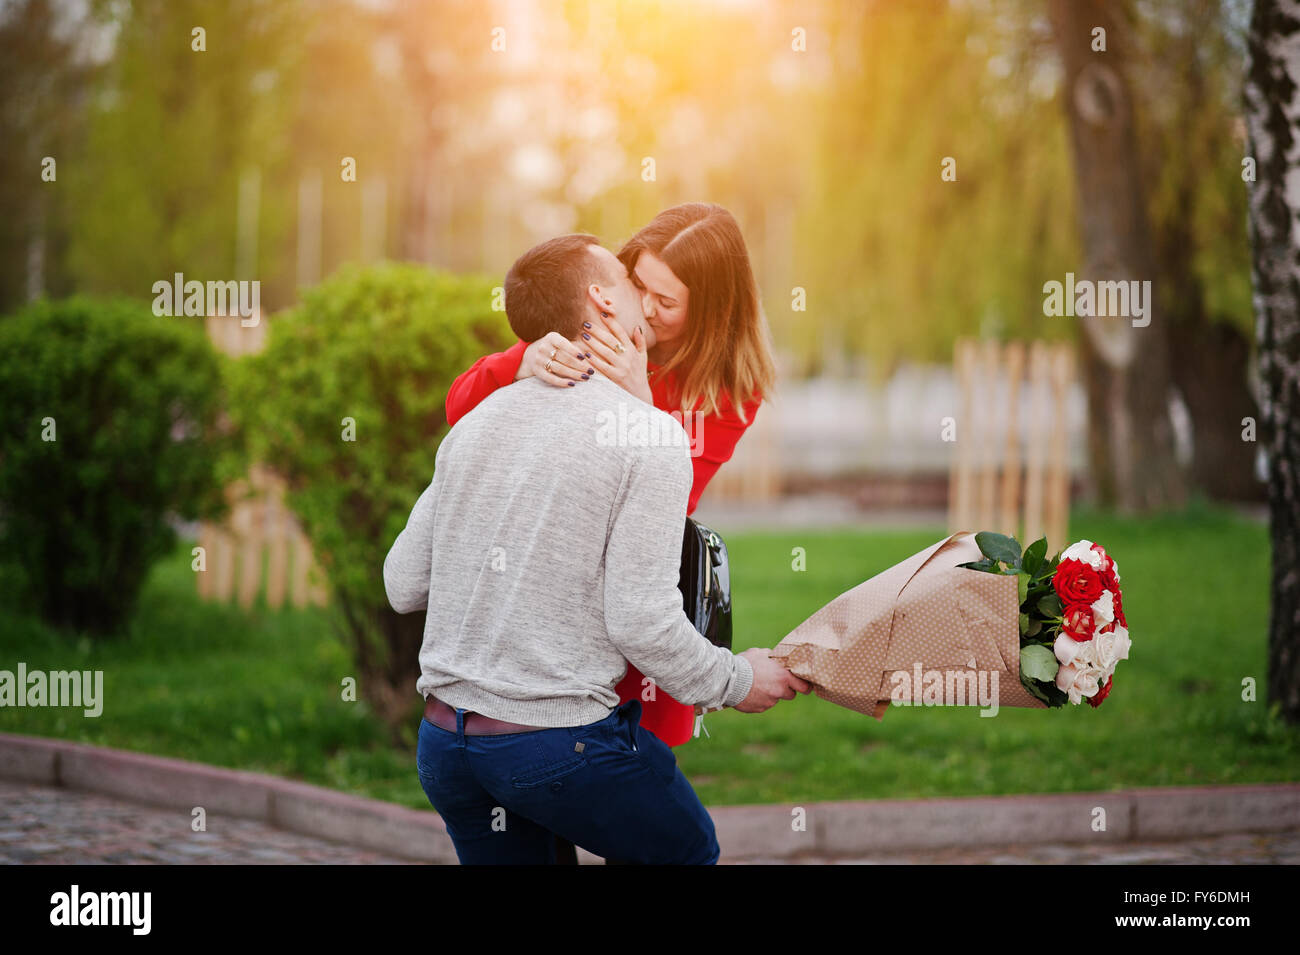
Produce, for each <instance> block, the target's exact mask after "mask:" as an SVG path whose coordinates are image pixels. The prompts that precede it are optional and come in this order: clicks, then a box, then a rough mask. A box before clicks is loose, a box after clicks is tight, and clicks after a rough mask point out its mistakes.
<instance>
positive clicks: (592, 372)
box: [587, 368, 596, 375]
mask: <svg viewBox="0 0 1300 955" xmlns="http://www.w3.org/2000/svg"><path fill="white" fill-rule="evenodd" d="M595 373H596V369H595V368H588V369H587V374H589V375H594V374H595Z"/></svg>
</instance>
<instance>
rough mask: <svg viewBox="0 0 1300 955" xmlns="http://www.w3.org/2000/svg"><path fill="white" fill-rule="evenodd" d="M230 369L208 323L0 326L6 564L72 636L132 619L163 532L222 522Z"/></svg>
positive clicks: (168, 538)
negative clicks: (172, 519)
mask: <svg viewBox="0 0 1300 955" xmlns="http://www.w3.org/2000/svg"><path fill="white" fill-rule="evenodd" d="M221 402H222V396H221V372H220V363H219V359H218V356H217V355H216V353H215V352H214V351H213V349H212V347H211V346H210V344H209V343H208V339H207V336H206V335H205V334H204V333H203V326H202V324H201V323H198V322H196V321H194V320H193V319H176V318H160V317H158V316H155V315H154V314H153V313H152V311H151V310H150V309H149V307H148V306H147V305H142V304H139V303H134V302H126V301H96V300H92V299H86V298H74V299H67V300H64V301H57V302H50V301H41V302H36V303H34V304H32V305H30V306H28V307H26V308H25V309H23V310H22V311H20V312H18V313H17V314H15V315H12V316H9V317H6V318H3V319H0V556H2V558H3V559H5V560H6V561H9V562H10V563H11V564H13V565H16V567H11V568H10V573H9V574H8V576H10V577H12V578H14V580H15V581H16V586H17V588H18V590H19V592H20V596H19V599H20V600H22V601H23V602H26V603H29V604H31V605H32V607H33V609H35V610H36V611H37V612H38V613H39V614H40V615H41V616H42V617H43V618H44V619H45V620H46V621H48V622H49V623H51V624H53V625H54V626H57V627H61V628H64V629H71V630H79V631H88V632H92V633H107V632H111V631H114V630H116V629H118V628H120V627H121V625H122V624H123V623H124V622H125V621H126V619H127V618H128V617H129V616H130V614H131V611H132V609H133V607H134V605H135V601H136V597H137V596H138V594H139V592H140V587H141V585H142V583H143V582H144V578H145V574H146V573H147V572H148V570H149V567H150V566H151V565H152V564H153V562H154V561H155V560H157V559H158V558H159V557H161V556H163V555H165V554H167V553H169V552H170V551H171V550H172V548H173V547H174V546H175V534H174V532H173V530H172V528H171V526H170V524H169V523H168V518H169V516H171V515H173V514H175V515H177V516H180V517H184V518H190V519H193V518H198V517H208V516H213V515H216V514H218V513H220V511H221V508H222V505H223V501H222V498H221V495H220V490H221V481H220V475H219V461H220V460H222V455H223V451H224V450H225V449H227V448H228V447H229V438H228V437H226V436H224V435H223V434H221V433H220V431H219V429H218V417H219V414H220V409H221Z"/></svg>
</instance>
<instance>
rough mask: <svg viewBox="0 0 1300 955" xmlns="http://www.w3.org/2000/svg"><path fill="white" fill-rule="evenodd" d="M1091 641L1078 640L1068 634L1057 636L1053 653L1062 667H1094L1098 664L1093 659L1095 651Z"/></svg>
mask: <svg viewBox="0 0 1300 955" xmlns="http://www.w3.org/2000/svg"><path fill="white" fill-rule="evenodd" d="M1092 643H1093V641H1091V640H1082V641H1080V640H1076V639H1074V637H1071V636H1069V635H1068V634H1064V633H1060V634H1057V636H1056V642H1055V643H1054V644H1052V652H1053V653H1055V654H1056V659H1057V661H1058V662H1059V663H1060V664H1061V665H1062V666H1085V665H1087V666H1092V665H1095V664H1096V662H1097V661H1096V660H1095V659H1094V658H1093V654H1094V652H1095V651H1094V650H1093V646H1092Z"/></svg>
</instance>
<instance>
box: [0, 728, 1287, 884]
mask: <svg viewBox="0 0 1300 955" xmlns="http://www.w3.org/2000/svg"><path fill="white" fill-rule="evenodd" d="M0 779H11V780H16V781H22V782H30V783H36V784H39V785H45V786H66V787H68V788H70V789H78V790H84V791H88V792H95V793H101V794H104V795H109V796H116V797H119V798H121V799H125V800H128V801H131V802H142V803H147V804H150V805H156V806H162V807H167V808H172V809H177V810H183V811H184V812H185V813H186V815H187V816H188V815H189V813H190V811H191V810H192V809H193V808H194V807H196V806H202V807H203V808H204V810H205V811H206V812H207V814H208V817H209V819H211V817H213V816H220V815H221V814H228V815H232V816H238V817H241V818H244V819H253V820H257V821H259V822H263V823H265V824H267V825H271V826H277V827H279V828H282V829H287V830H290V831H293V832H297V833H301V834H303V835H308V836H314V837H316V838H320V839H327V840H330V841H333V842H341V843H345V844H348V845H355V846H360V847H363V848H366V849H370V850H373V851H376V852H382V853H385V854H387V855H392V856H397V857H401V858H407V859H414V860H418V861H421V862H433V863H455V862H456V851H455V849H454V847H453V846H452V843H451V839H450V837H449V836H448V835H447V832H446V829H445V828H444V826H443V824H442V819H441V818H440V817H439V816H438V815H437V814H436V813H433V812H429V811H426V810H419V809H408V808H406V807H404V806H395V805H393V804H391V803H386V802H382V801H380V800H376V799H365V798H362V797H359V796H351V795H348V794H346V793H340V792H337V791H335V790H332V789H325V788H323V787H320V786H312V785H308V784H306V783H299V782H293V781H291V780H287V779H280V778H279V777H276V776H268V775H265V774H261V773H250V772H244V771H242V770H233V769H223V768H220V767H216V766H208V765H205V764H203V763H194V762H189V761H187V760H181V759H171V758H168V757H162V756H150V755H147V754H144V753H133V752H128V751H125V750H117V749H109V748H107V747H101V746H91V745H87V744H85V743H72V742H66V741H64V740H56V739H49V738H47V737H36V736H20V735H16V734H9V733H0ZM1099 809H1101V810H1104V812H1105V816H1104V818H1105V829H1104V830H1101V831H1093V828H1092V827H1093V821H1094V819H1098V818H1100V817H1101V813H1099V812H1098V810H1099ZM800 810H802V813H800ZM709 814H710V815H711V816H712V817H713V821H714V825H715V826H716V828H717V833H718V842H719V844H720V845H721V846H722V854H723V856H724V858H726V859H727V860H742V859H781V858H789V857H794V856H802V855H813V856H823V857H834V856H853V855H862V854H868V853H873V852H902V851H909V850H915V849H937V848H954V847H974V846H997V845H1007V846H1011V845H1026V844H1034V843H1065V842H1091V841H1093V840H1102V841H1105V842H1111V843H1122V842H1131V841H1137V840H1153V839H1174V838H1178V837H1183V836H1195V837H1202V836H1207V835H1217V834H1221V833H1229V832H1271V831H1277V830H1283V829H1291V828H1296V827H1300V783H1262V784H1250V785H1238V786H1189V787H1170V788H1151V789H1130V790H1124V791H1122V792H1105V793H1047V794H1042V795H1016V796H971V797H960V798H949V799H879V800H863V801H854V802H821V803H808V804H807V805H802V806H801V805H797V804H788V805H786V804H782V805H767V806H723V807H716V808H711V809H710V810H709ZM796 820H798V821H800V822H801V823H802V826H801V827H800V828H796V825H795V823H796ZM578 855H579V860H580V861H581V862H584V863H599V862H600V861H601V860H600V858H599V857H598V856H595V855H592V854H591V853H588V852H585V851H584V850H579V852H578Z"/></svg>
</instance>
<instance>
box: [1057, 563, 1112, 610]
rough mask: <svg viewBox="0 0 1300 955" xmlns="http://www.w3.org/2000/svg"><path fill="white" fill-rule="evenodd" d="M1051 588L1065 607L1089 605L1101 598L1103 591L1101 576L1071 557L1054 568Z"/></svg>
mask: <svg viewBox="0 0 1300 955" xmlns="http://www.w3.org/2000/svg"><path fill="white" fill-rule="evenodd" d="M1052 587H1053V588H1054V589H1055V590H1056V594H1057V596H1058V597H1060V598H1061V603H1062V604H1063V605H1064V606H1066V607H1068V606H1070V605H1071V604H1077V603H1085V604H1090V603H1092V602H1093V601H1094V600H1096V599H1097V598H1098V597H1100V596H1101V592H1102V590H1103V589H1104V588H1103V586H1102V582H1101V575H1100V574H1099V573H1097V572H1096V571H1095V570H1093V569H1092V568H1091V567H1089V566H1088V565H1087V564H1085V563H1084V562H1083V561H1081V560H1075V559H1074V558H1073V557H1071V558H1069V559H1067V560H1063V561H1061V563H1060V565H1059V566H1058V567H1057V568H1056V573H1055V574H1053V575H1052Z"/></svg>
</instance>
